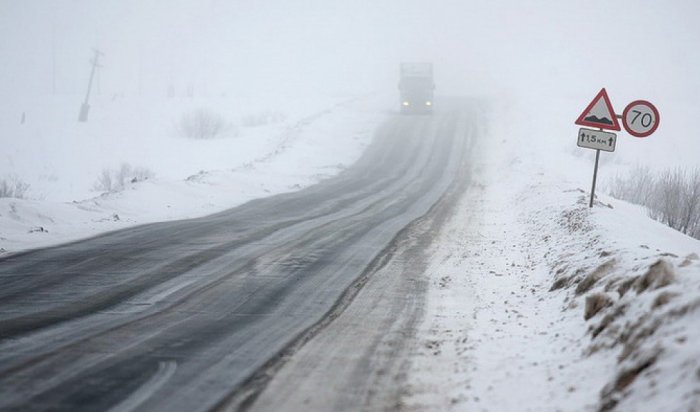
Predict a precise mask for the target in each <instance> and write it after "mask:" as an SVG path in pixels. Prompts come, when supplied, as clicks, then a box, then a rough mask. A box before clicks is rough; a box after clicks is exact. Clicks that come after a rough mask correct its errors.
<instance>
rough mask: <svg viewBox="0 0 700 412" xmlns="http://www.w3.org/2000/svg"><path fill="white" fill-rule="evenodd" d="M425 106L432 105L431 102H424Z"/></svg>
mask: <svg viewBox="0 0 700 412" xmlns="http://www.w3.org/2000/svg"><path fill="white" fill-rule="evenodd" d="M425 105H426V106H432V105H433V102H431V101H430V100H428V101H427V102H425Z"/></svg>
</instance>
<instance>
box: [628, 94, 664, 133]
mask: <svg viewBox="0 0 700 412" xmlns="http://www.w3.org/2000/svg"><path fill="white" fill-rule="evenodd" d="M622 124H623V125H624V126H625V130H627V133H629V134H631V135H632V136H635V137H647V136H649V135H650V134H652V133H654V132H655V131H656V128H657V127H659V111H658V110H656V107H654V105H653V104H651V103H649V102H648V101H646V100H635V101H633V102H632V103H630V104H628V105H627V107H625V111H624V112H623V113H622Z"/></svg>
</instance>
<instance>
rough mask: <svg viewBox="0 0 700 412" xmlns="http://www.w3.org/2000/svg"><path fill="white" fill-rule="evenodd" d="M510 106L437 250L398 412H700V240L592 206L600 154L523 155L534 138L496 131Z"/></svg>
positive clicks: (534, 150)
mask: <svg viewBox="0 0 700 412" xmlns="http://www.w3.org/2000/svg"><path fill="white" fill-rule="evenodd" d="M514 109H517V105H514V106H511V107H510V108H505V109H504V108H503V107H501V111H499V110H497V111H496V112H495V113H496V114H497V116H495V118H494V120H495V121H492V122H491V123H492V125H493V126H494V127H493V129H492V131H491V134H490V136H489V137H490V138H489V139H485V140H481V142H480V144H479V147H478V151H479V152H480V153H481V156H480V158H481V160H479V161H477V162H476V163H475V164H474V182H473V184H472V186H471V187H470V189H469V190H468V191H467V192H466V194H465V197H464V198H463V199H462V202H461V204H460V207H459V208H458V213H457V214H456V215H455V216H454V217H453V219H452V221H451V222H450V223H449V224H447V225H445V227H444V229H443V230H442V231H441V233H440V235H439V238H438V239H437V241H436V242H435V243H434V245H435V246H434V248H433V250H432V252H431V253H432V255H433V257H432V259H431V262H432V263H431V264H430V266H429V267H428V269H427V270H426V272H425V273H426V276H427V277H428V280H429V284H430V287H429V288H428V301H427V306H426V313H425V316H424V320H423V322H422V324H421V325H420V326H419V328H418V330H419V332H418V335H417V336H418V337H417V340H416V343H415V345H414V350H413V352H412V354H411V355H410V357H409V363H410V368H409V372H408V373H407V380H406V384H405V389H404V390H403V391H402V392H403V393H404V396H403V397H402V398H401V405H402V407H403V408H404V409H407V410H434V411H442V410H490V411H500V410H528V411H543V410H546V411H549V410H552V411H558V410H561V411H569V410H570V411H578V410H609V409H615V410H620V411H629V410H635V411H641V410H649V411H656V410H674V411H688V410H698V409H700V361H699V359H700V329H698V326H697V325H698V324H700V259H698V254H699V253H700V241H697V240H695V239H692V238H689V237H687V236H684V235H682V234H680V233H678V232H676V231H674V230H672V229H670V228H668V227H665V226H663V225H661V224H660V223H657V222H655V221H653V220H651V219H649V218H648V217H647V215H646V213H645V211H644V210H642V209H641V208H639V207H637V206H632V205H629V204H627V203H625V202H622V201H618V200H616V199H612V198H609V197H606V196H600V197H599V198H598V200H597V202H596V205H595V208H594V209H592V210H589V208H588V203H587V200H588V198H587V194H588V193H589V190H590V186H589V185H590V181H589V180H587V179H590V172H592V170H591V169H592V162H591V163H588V162H587V160H588V158H590V156H589V153H585V152H584V153H582V154H579V153H577V152H576V150H580V151H583V150H584V149H577V148H575V143H574V141H573V138H572V139H569V140H566V139H565V138H564V140H565V142H564V143H562V142H560V141H559V140H557V138H556V133H551V134H550V133H547V132H545V133H543V135H541V137H540V140H544V142H543V143H539V144H538V143H537V142H535V143H533V144H532V145H529V146H528V145H524V144H523V140H522V139H526V138H527V136H526V134H525V133H523V132H524V131H527V130H534V129H535V128H532V127H528V124H527V122H525V121H523V120H522V119H521V120H519V121H516V122H514V123H512V124H510V125H505V126H504V125H503V123H502V122H499V121H497V120H498V119H501V118H503V117H511V118H513V117H515V118H517V116H513V114H514V112H517V110H514ZM511 110H513V111H511ZM571 122H573V120H571ZM562 129H563V128H562ZM570 129H571V133H569V134H571V135H572V136H573V135H574V133H575V127H574V126H573V125H572V126H570ZM557 130H558V129H555V132H556V131H557ZM620 139H623V140H622V142H623V146H622V148H624V147H625V146H624V144H630V145H631V144H633V143H635V142H634V141H631V140H630V137H629V136H620ZM624 139H627V140H624ZM548 140H549V141H548ZM547 144H549V145H550V147H551V146H554V147H555V148H557V149H558V150H542V148H543V147H545V146H547ZM567 144H568V145H569V146H570V147H573V149H568V148H567V147H566V145H567ZM590 152H592V151H590ZM592 153H594V152H592ZM638 153H642V152H641V151H639V152H638ZM616 155H617V153H616ZM625 155H626V157H627V158H628V159H630V158H631V156H630V155H629V152H628V153H626V154H623V156H625ZM648 155H649V154H647V156H648ZM606 164H607V165H608V166H607V169H606V168H605V167H604V166H603V167H601V172H602V173H603V176H604V173H610V170H611V169H615V168H625V167H627V164H626V162H625V161H617V162H615V163H611V162H607V163H606ZM582 176H583V177H582Z"/></svg>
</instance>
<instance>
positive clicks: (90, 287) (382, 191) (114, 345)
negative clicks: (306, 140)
mask: <svg viewBox="0 0 700 412" xmlns="http://www.w3.org/2000/svg"><path fill="white" fill-rule="evenodd" d="M472 109H473V107H472V106H471V105H470V104H469V103H468V102H464V101H447V102H445V103H444V105H443V107H442V109H441V110H437V111H436V112H435V113H434V114H433V115H431V116H399V115H396V116H391V118H390V119H389V120H388V121H387V122H386V123H385V124H384V125H382V126H381V127H380V128H379V129H378V130H377V132H376V136H375V139H374V141H373V143H372V145H371V146H370V147H369V148H368V149H367V151H366V153H365V154H364V155H363V157H362V158H361V159H360V160H359V161H358V162H357V163H356V164H355V165H354V166H353V167H352V168H350V169H348V170H346V171H345V172H343V173H342V174H341V175H339V176H338V177H336V178H333V179H329V180H327V181H324V182H323V183H321V184H318V185H316V186H314V187H311V188H308V189H305V190H302V191H299V192H295V193H290V194H283V195H278V196H273V197H270V198H266V199H260V200H255V201H252V202H249V203H247V204H245V205H242V206H240V207H237V208H235V209H231V210H228V211H225V212H222V213H219V214H216V215H212V216H207V217H203V218H199V219H191V220H185V221H178V222H166V223H156V224H150V225H145V226H139V227H136V228H131V229H125V230H121V231H118V232H113V233H109V234H105V235H102V236H98V237H95V238H92V239H88V240H84V241H80V242H75V243H71V244H66V245H62V246H58V247H54V248H49V249H42V250H36V251H31V252H28V253H24V254H19V255H14V256H10V257H8V258H5V259H3V260H0V410H8V411H12V410H17V411H39V410H41V411H44V410H65V411H92V410H99V411H103V410H111V411H134V410H139V411H207V410H217V409H222V408H225V409H228V408H234V409H235V408H237V407H238V406H240V405H239V404H236V403H235V402H233V400H235V399H237V396H238V395H239V394H240V393H241V392H242V391H243V390H248V391H250V390H251V388H254V390H262V389H263V388H255V385H254V383H255V382H265V380H264V379H262V380H261V379H260V376H261V375H265V371H269V370H274V368H271V365H274V364H275V362H278V361H280V357H281V356H282V355H283V354H285V353H288V352H289V350H290V348H294V347H301V346H302V345H301V343H303V341H305V340H304V339H305V338H304V337H305V336H308V335H309V334H310V333H315V331H317V330H319V329H322V328H324V327H326V326H327V325H328V324H330V323H332V322H330V319H333V318H334V316H336V315H337V313H338V312H339V311H342V310H343V308H344V307H345V306H346V305H348V304H349V301H350V299H351V298H352V296H353V293H351V292H352V290H353V288H359V287H360V286H361V285H362V284H364V282H358V280H361V279H366V278H368V277H370V278H371V277H372V276H373V275H379V274H381V273H380V272H378V266H381V262H382V261H383V260H382V259H383V258H384V257H385V256H386V255H387V254H388V253H390V251H392V250H394V249H395V248H396V242H397V241H398V239H400V238H401V234H402V233H403V234H404V235H405V233H406V232H405V229H406V228H407V227H410V225H411V224H415V222H418V221H420V219H421V218H424V217H425V216H426V215H429V214H430V213H432V212H431V211H434V210H435V208H436V207H438V206H439V205H440V203H441V202H444V201H445V199H446V198H448V197H449V196H448V194H449V193H451V192H452V193H453V192H454V191H455V190H456V188H459V187H460V184H461V182H463V180H464V179H465V176H466V175H467V174H466V173H465V170H466V169H467V168H468V156H469V146H470V142H471V141H472V140H473V137H474V136H473V135H474V133H475V132H474V127H473V126H474V122H475V119H476V116H475V115H474V113H473V110H472ZM422 236H425V233H423V235H422ZM415 249H416V244H415V243H414V244H412V245H410V247H408V249H406V250H409V251H410V250H415ZM405 253H408V252H405ZM416 253H417V252H416ZM413 255H415V253H414V254H413ZM377 287H384V288H386V287H392V284H379V285H378V286H377ZM402 293H408V294H411V293H416V294H418V293H420V290H418V289H416V290H415V291H414V290H404V291H403V292H402ZM407 322H409V323H410V319H409V321H407ZM399 332H400V331H399ZM285 351H286V352H285ZM258 386H260V384H259V385H258ZM347 402H351V401H346V404H347ZM248 406H250V405H248Z"/></svg>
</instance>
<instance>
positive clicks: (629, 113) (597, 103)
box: [574, 88, 659, 208]
mask: <svg viewBox="0 0 700 412" xmlns="http://www.w3.org/2000/svg"><path fill="white" fill-rule="evenodd" d="M618 119H621V120H622V123H623V125H624V127H625V130H627V132H628V133H629V134H631V135H632V136H635V137H647V136H649V135H650V134H652V133H654V132H655V131H656V128H657V127H659V111H658V110H657V109H656V107H655V106H654V105H653V104H651V103H649V102H648V101H646V100H635V101H633V102H632V103H630V104H628V105H627V107H626V108H625V111H624V113H623V114H622V115H618V114H615V109H613V107H612V103H610V98H609V97H608V92H607V91H606V90H605V88H603V89H601V90H600V92H598V94H597V95H596V96H595V97H594V98H593V100H592V101H591V102H590V103H589V104H588V106H586V108H585V109H584V110H583V112H582V113H581V115H580V116H579V117H578V119H577V120H576V122H574V123H575V124H578V125H581V126H589V127H597V128H598V129H599V130H592V129H585V128H582V129H579V131H578V136H577V137H576V145H577V146H578V147H583V148H586V149H593V150H595V166H594V167H593V184H592V186H591V201H590V202H589V203H588V207H590V208H592V207H593V198H594V197H595V184H596V180H598V162H599V161H600V151H601V150H604V151H606V152H614V151H615V144H616V143H617V136H616V135H615V133H610V132H604V131H603V129H607V130H620V123H619V122H618Z"/></svg>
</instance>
